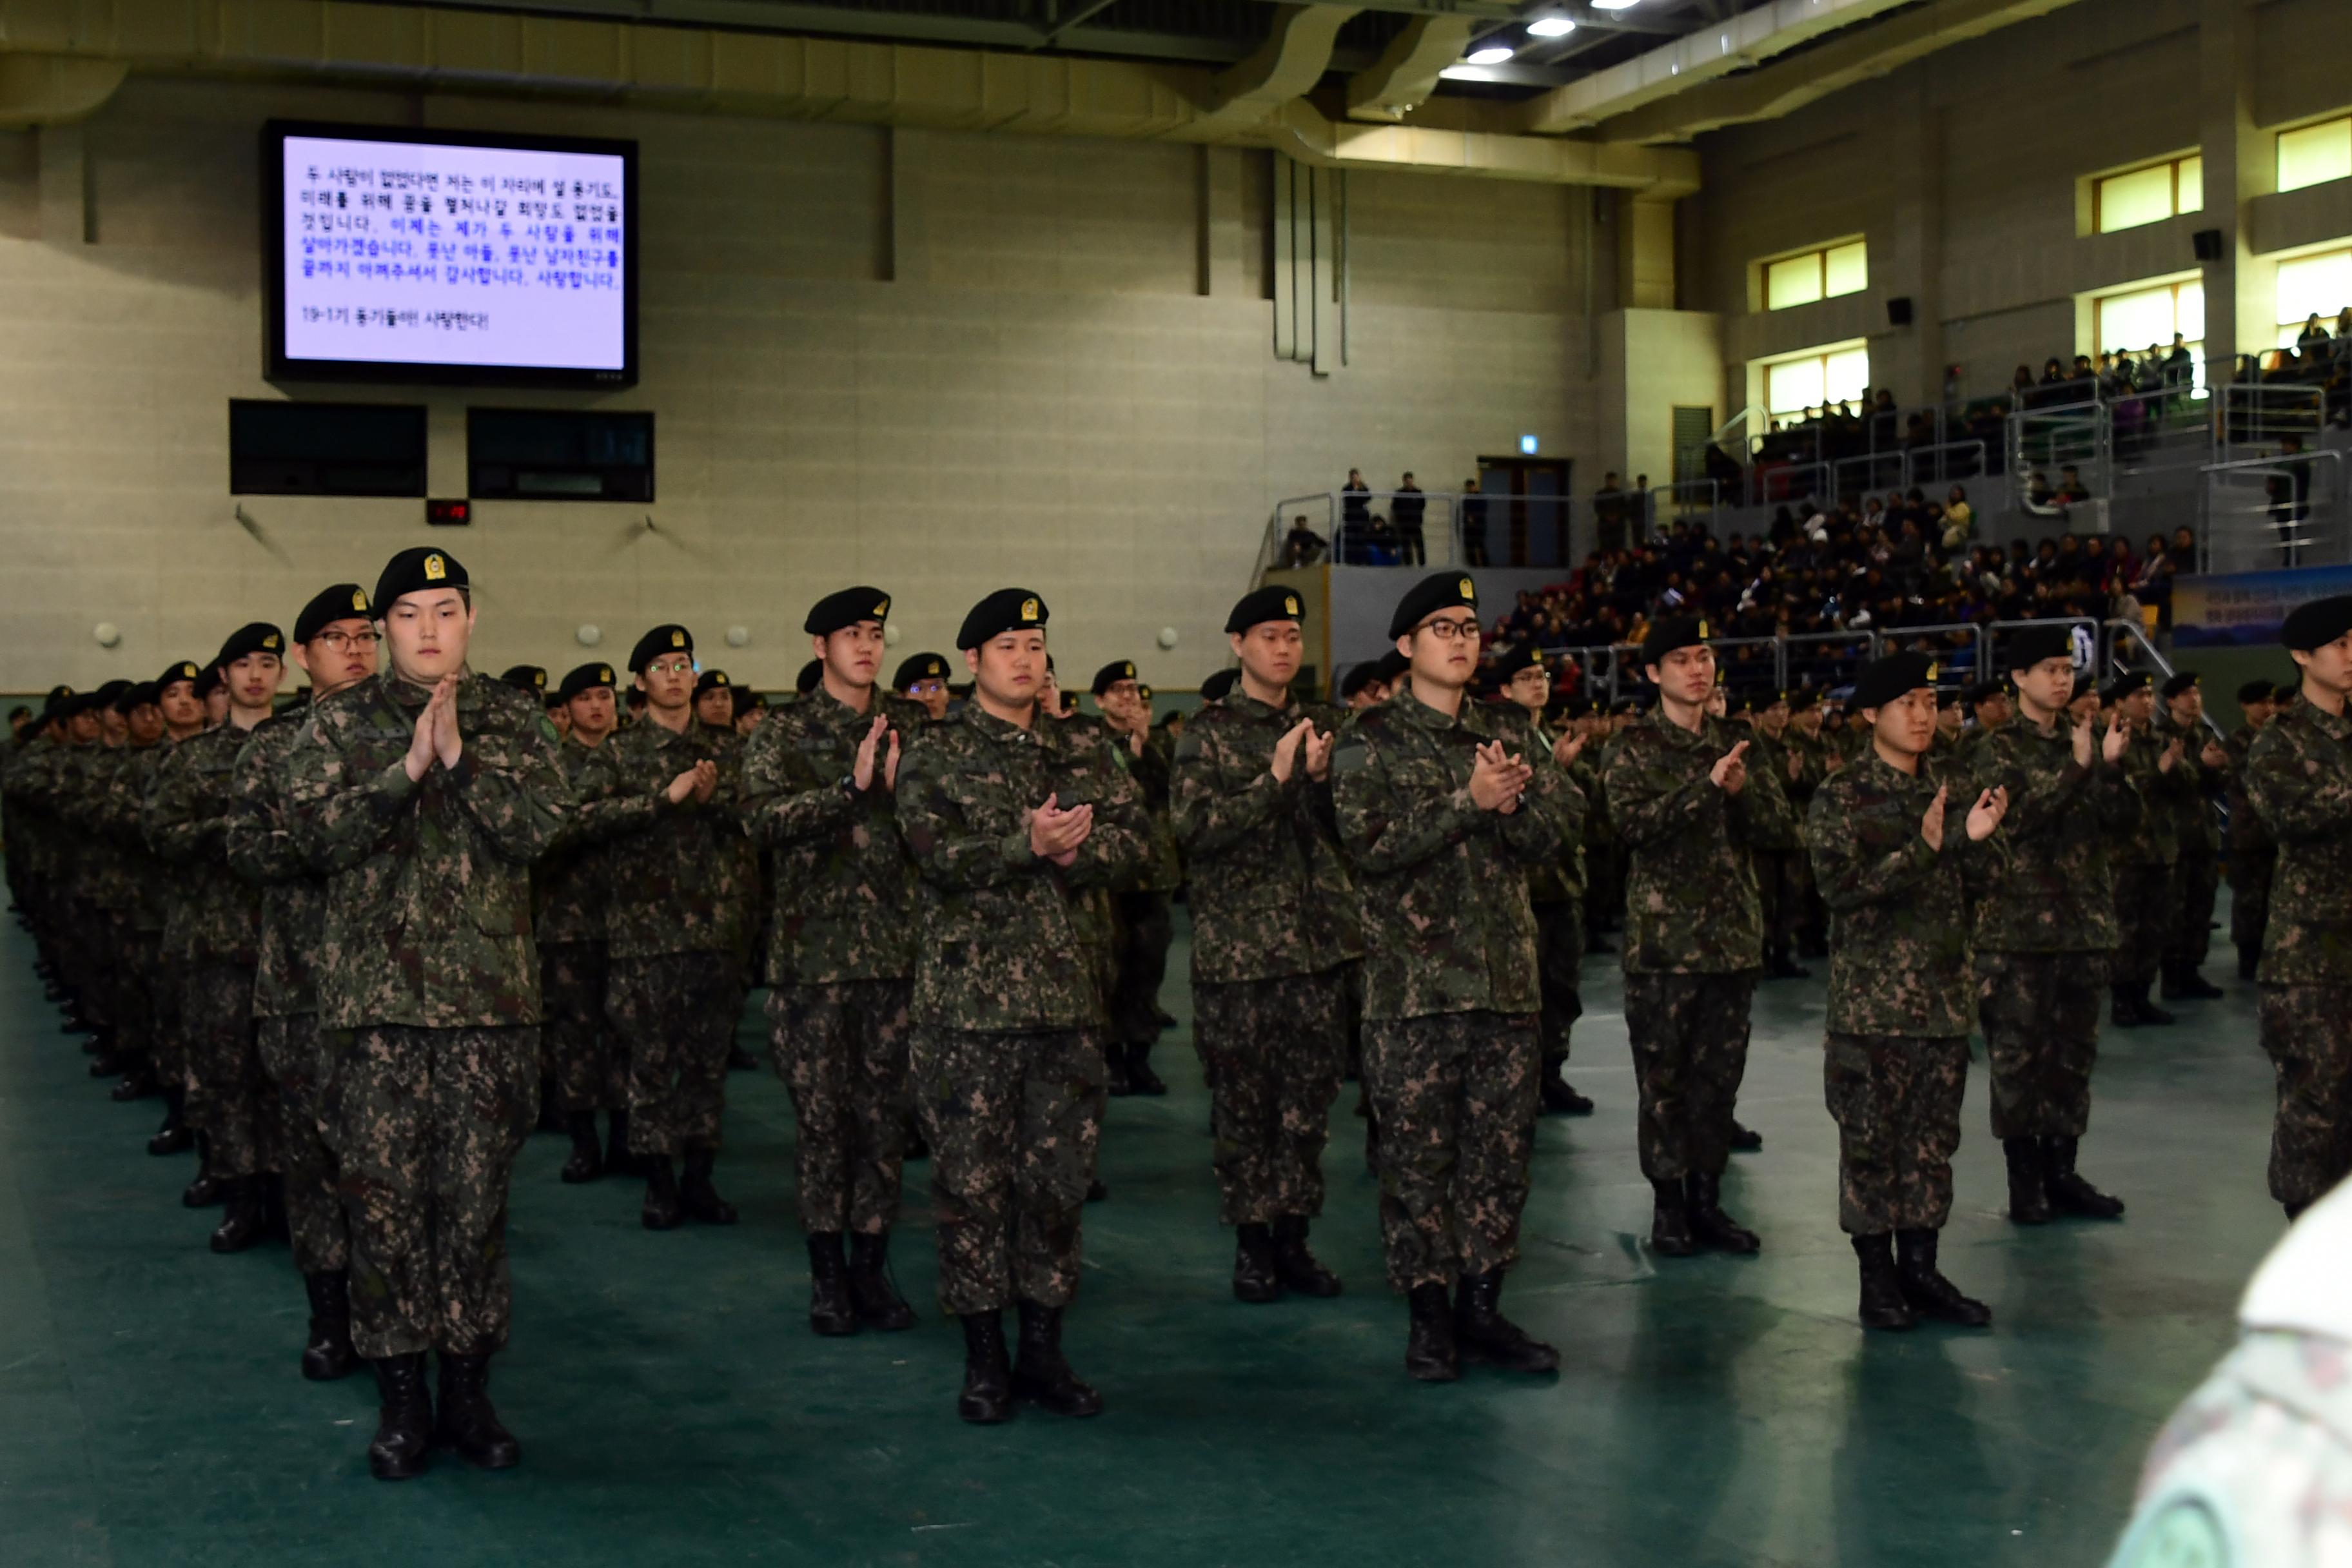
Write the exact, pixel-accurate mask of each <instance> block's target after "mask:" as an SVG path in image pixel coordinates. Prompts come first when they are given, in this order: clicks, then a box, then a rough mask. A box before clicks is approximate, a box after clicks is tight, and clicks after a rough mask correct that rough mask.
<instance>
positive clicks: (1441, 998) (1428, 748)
mask: <svg viewBox="0 0 2352 1568" xmlns="http://www.w3.org/2000/svg"><path fill="white" fill-rule="evenodd" d="M1525 734H1526V727H1525V726H1524V725H1521V726H1516V727H1514V728H1513V730H1512V731H1510V732H1508V733H1506V732H1505V731H1503V730H1502V729H1501V728H1499V727H1498V726H1497V725H1496V722H1495V719H1494V716H1493V715H1492V714H1490V713H1489V712H1487V711H1486V710H1485V709H1483V708H1481V707H1480V706H1478V705H1477V704H1475V703H1472V702H1470V701H1468V700H1465V701H1464V702H1463V705H1462V710H1461V712H1460V714H1459V715H1458V716H1456V717H1454V718H1450V719H1449V718H1447V717H1446V716H1445V715H1444V714H1443V713H1441V712H1439V711H1438V710H1436V709H1434V708H1432V707H1430V706H1429V705H1428V704H1427V703H1425V702H1423V701H1422V700H1420V699H1418V698H1416V697H1413V696H1412V695H1410V694H1408V695H1405V696H1402V697H1397V698H1392V699H1391V700H1389V701H1387V702H1383V703H1381V704H1380V705H1379V706H1378V707H1374V708H1367V709H1364V710H1361V711H1360V712H1359V713H1358V714H1357V715H1356V719H1355V722H1354V723H1353V724H1351V725H1349V727H1348V728H1347V729H1346V730H1345V731H1343V732H1342V733H1341V734H1340V735H1339V739H1338V741H1337V742H1336V743H1335V744H1334V746H1333V749H1332V753H1331V796H1332V806H1333V810H1334V812H1335V814H1336V816H1337V817H1338V819H1339V842H1340V844H1341V845H1342V846H1343V847H1345V848H1346V850H1347V852H1348V858H1349V864H1350V865H1351V866H1352V867H1353V868H1354V869H1355V873H1356V879H1357V885H1358V887H1359V888H1360V889H1361V890H1362V894H1363V903H1362V908H1363V911H1364V1016H1365V1017H1367V1018H1420V1017H1429V1016H1436V1015H1440V1014H1445V1013H1468V1012H1495V1013H1534V1012H1537V1011H1538V1010H1540V1008H1541V1005H1542V998H1541V996H1540V995H1539V994H1538V990H1537V985H1536V919H1535V910H1534V907H1533V906H1532V905H1531V904H1530V903H1529V902H1528V870H1529V869H1530V868H1532V867H1534V866H1536V865H1538V863H1540V862H1542V861H1544V860H1546V859H1548V858H1557V857H1558V856H1559V854H1560V853H1561V850H1562V847H1563V845H1562V822H1561V818H1560V816H1558V815H1556V810H1555V807H1554V806H1553V805H1552V803H1551V801H1550V799H1549V796H1550V795H1551V793H1552V792H1554V791H1555V790H1557V789H1558V787H1559V785H1560V784H1562V783H1563V782H1564V781H1565V778H1566V775H1565V774H1564V773H1561V772H1560V770H1559V769H1558V768H1553V769H1550V770H1549V771H1547V770H1545V769H1543V768H1538V769H1537V770H1536V773H1535V777H1534V779H1533V780H1532V781H1531V782H1530V783H1529V784H1528V791H1527V794H1526V795H1524V796H1523V797H1521V799H1520V802H1519V806H1518V809H1517V810H1516V811H1513V812H1511V813H1509V814H1507V815H1506V814H1505V813H1502V812H1497V811H1486V810H1483V809H1481V808H1480V807H1478V806H1477V805H1474V804H1472V802H1471V799H1470V773H1471V768H1472V766H1473V764H1474V763H1475V761H1476V755H1477V749H1478V748H1479V747H1480V746H1482V745H1484V744H1486V742H1490V741H1496V740H1503V741H1506V742H1511V743H1513V744H1514V746H1516V745H1517V744H1520V743H1523V737H1524V736H1525ZM1577 826H1578V829H1579V831H1581V830H1582V823H1581V822H1579V823H1578V825H1577Z"/></svg>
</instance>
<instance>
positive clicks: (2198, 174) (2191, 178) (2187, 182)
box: [2179, 153, 2205, 213]
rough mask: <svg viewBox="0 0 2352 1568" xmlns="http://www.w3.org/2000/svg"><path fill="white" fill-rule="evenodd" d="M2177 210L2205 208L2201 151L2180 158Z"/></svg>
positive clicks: (2203, 163) (2195, 210) (2188, 210)
mask: <svg viewBox="0 0 2352 1568" xmlns="http://www.w3.org/2000/svg"><path fill="white" fill-rule="evenodd" d="M2179 210H2180V211H2182V212H2185V213H2196V212H2203V211H2204V210H2205V158H2204V155H2203V154H2202V153H2196V154H2192V155H2191V156H2189V157H2186V158H2183V159H2182V160H2180V203H2179Z"/></svg>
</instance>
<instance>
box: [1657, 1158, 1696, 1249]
mask: <svg viewBox="0 0 2352 1568" xmlns="http://www.w3.org/2000/svg"><path fill="white" fill-rule="evenodd" d="M1650 1191H1651V1192H1652V1193H1654V1194H1656V1202H1655V1206H1654V1208H1653V1209H1652V1211H1651V1214H1650V1250H1651V1251H1653V1252H1654V1253H1656V1254H1658V1255H1659V1256H1660V1257H1662V1258H1688V1257H1689V1256H1690V1255H1691V1254H1692V1253H1694V1252H1696V1251H1697V1250H1698V1243H1697V1242H1696V1240H1695V1239H1693V1238H1692V1236H1691V1222H1690V1194H1689V1193H1688V1191H1687V1190H1685V1187H1684V1186H1683V1184H1682V1183H1680V1182H1678V1181H1675V1180H1673V1179H1671V1178H1669V1179H1665V1180H1661V1181H1654V1182H1652V1183H1651V1184H1650Z"/></svg>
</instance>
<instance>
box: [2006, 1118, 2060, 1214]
mask: <svg viewBox="0 0 2352 1568" xmlns="http://www.w3.org/2000/svg"><path fill="white" fill-rule="evenodd" d="M2000 1152H2001V1157H2002V1158H2003V1159H2004V1160H2006V1161H2008V1162H2009V1217H2010V1218H2011V1219H2012V1220H2015V1221H2016V1222H2017V1223H2018V1224H2020V1225H2047V1224H2048V1223H2049V1221H2050V1188H2049V1184H2047V1183H2046V1182H2044V1181H2043V1180H2042V1142H2041V1140H2040V1139H2038V1138H2004V1139H2002V1140H2001V1141H2000Z"/></svg>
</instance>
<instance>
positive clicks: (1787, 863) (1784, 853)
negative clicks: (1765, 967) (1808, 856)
mask: <svg viewBox="0 0 2352 1568" xmlns="http://www.w3.org/2000/svg"><path fill="white" fill-rule="evenodd" d="M1755 859H1756V891H1757V894H1758V896H1759V898H1760V899H1761V900H1762V907H1763V915H1764V951H1765V952H1769V953H1775V954H1777V955H1779V956H1780V957H1781V958H1786V957H1788V956H1789V949H1790V947H1791V946H1792V945H1794V944H1795V942H1796V940H1797V928H1798V927H1799V926H1801V925H1802V924H1803V923H1804V922H1805V917H1806V915H1807V913H1808V912H1809V911H1808V910H1807V909H1806V907H1805V881H1804V877H1803V874H1802V873H1803V869H1804V866H1805V852H1804V851H1803V850H1801V849H1759V850H1757V851H1756V852H1755Z"/></svg>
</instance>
